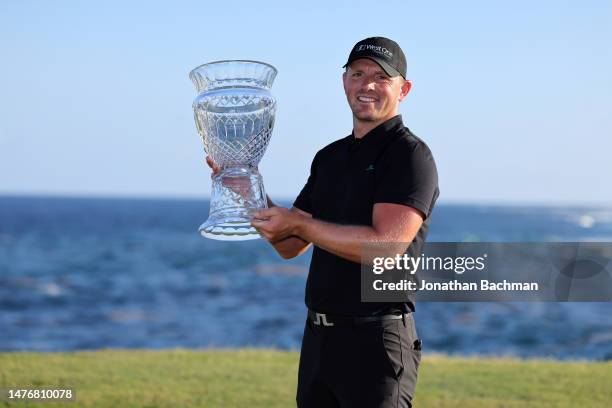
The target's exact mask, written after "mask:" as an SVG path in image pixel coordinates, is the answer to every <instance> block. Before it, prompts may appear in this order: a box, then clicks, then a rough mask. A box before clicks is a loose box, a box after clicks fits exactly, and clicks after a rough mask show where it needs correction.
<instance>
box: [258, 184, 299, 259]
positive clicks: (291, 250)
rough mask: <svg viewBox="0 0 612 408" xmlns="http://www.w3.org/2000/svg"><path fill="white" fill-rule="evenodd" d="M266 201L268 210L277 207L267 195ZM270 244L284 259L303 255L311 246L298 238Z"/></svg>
mask: <svg viewBox="0 0 612 408" xmlns="http://www.w3.org/2000/svg"><path fill="white" fill-rule="evenodd" d="M266 200H267V202H268V208H272V207H276V204H274V202H273V201H272V199H271V198H270V196H269V195H266ZM270 244H271V245H272V246H273V247H274V249H275V250H276V252H278V254H279V255H280V256H281V257H283V258H284V259H291V258H295V257H296V256H298V255H301V254H302V253H304V252H305V251H306V250H307V249H308V246H309V243H308V242H307V241H304V240H303V239H301V238H300V237H298V236H290V237H287V238H284V239H281V240H279V241H276V242H270Z"/></svg>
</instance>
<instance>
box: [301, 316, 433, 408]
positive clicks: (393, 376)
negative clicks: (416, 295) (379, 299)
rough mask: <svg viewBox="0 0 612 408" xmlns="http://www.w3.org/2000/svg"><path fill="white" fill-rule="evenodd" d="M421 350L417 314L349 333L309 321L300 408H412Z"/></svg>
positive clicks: (349, 331) (304, 341) (348, 330)
mask: <svg viewBox="0 0 612 408" xmlns="http://www.w3.org/2000/svg"><path fill="white" fill-rule="evenodd" d="M420 344H421V342H420V340H418V337H417V332H416V328H415V325H414V319H413V316H412V314H408V315H406V317H405V319H403V320H387V321H382V322H372V323H366V324H361V325H357V326H349V327H347V326H345V327H340V326H338V327H336V326H333V327H329V326H318V325H315V324H313V323H312V322H311V321H310V320H308V319H307V321H306V327H305V328H304V338H303V340H302V351H301V354H300V368H299V373H298V389H297V397H296V400H297V405H298V407H299V408H332V407H334V408H360V407H364V408H366V407H367V408H410V407H412V396H413V394H414V389H415V386H416V381H417V373H418V369H419V364H420V362H421V347H420Z"/></svg>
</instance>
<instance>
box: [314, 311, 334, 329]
mask: <svg viewBox="0 0 612 408" xmlns="http://www.w3.org/2000/svg"><path fill="white" fill-rule="evenodd" d="M315 316H316V319H315V321H314V322H313V323H314V324H316V325H317V326H321V325H323V326H328V327H329V326H333V325H334V324H333V323H331V322H328V321H327V315H326V314H325V313H318V312H315Z"/></svg>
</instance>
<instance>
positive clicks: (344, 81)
mask: <svg viewBox="0 0 612 408" xmlns="http://www.w3.org/2000/svg"><path fill="white" fill-rule="evenodd" d="M342 87H343V88H344V90H345V91H346V71H344V72H343V73H342Z"/></svg>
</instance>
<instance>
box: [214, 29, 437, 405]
mask: <svg viewBox="0 0 612 408" xmlns="http://www.w3.org/2000/svg"><path fill="white" fill-rule="evenodd" d="M344 67H345V71H344V73H343V74H342V82H343V84H344V92H345V94H346V99H347V101H348V104H349V107H350V109H351V111H352V116H353V131H352V133H351V134H350V135H348V136H346V137H343V138H341V139H339V140H336V141H335V142H333V143H331V144H329V145H327V146H326V147H324V148H323V149H321V150H320V151H319V152H318V153H317V154H316V155H315V157H314V159H313V161H312V166H311V169H310V176H309V177H308V180H307V182H306V185H305V186H304V188H303V189H302V191H301V192H300V194H299V195H298V197H297V198H296V200H295V202H294V203H293V207H292V208H291V209H287V208H283V207H279V206H276V205H274V203H273V202H272V201H271V200H270V199H269V198H268V204H269V206H270V208H269V209H264V210H261V211H259V212H257V213H256V214H255V215H254V219H253V221H252V225H253V226H254V227H255V228H256V229H257V230H258V231H259V233H260V234H261V235H262V236H263V237H264V238H265V239H267V240H268V241H269V242H270V243H271V244H272V245H273V246H274V248H275V249H276V251H277V252H278V253H279V254H280V255H281V256H282V257H283V258H286V259H289V258H293V257H295V256H298V255H300V254H301V253H303V252H305V251H306V250H307V249H308V247H309V246H310V245H314V250H313V253H312V259H311V263H310V270H309V273H308V279H307V283H306V296H305V300H306V306H307V307H308V317H307V320H306V325H305V328H304V337H303V340H302V349H301V355H300V364H299V373H298V389H297V405H298V407H299V408H331V407H342V408H359V407H364V408H365V407H367V408H377V407H380V408H383V407H385V408H387V407H389V408H391V407H411V406H412V398H413V394H414V391H415V386H416V381H417V373H418V369H419V363H420V360H421V341H420V340H419V338H418V336H417V331H416V327H415V324H414V319H413V315H412V313H413V312H414V310H415V302H414V293H410V294H408V296H407V300H406V302H404V303H364V302H361V289H360V284H361V280H360V273H361V265H360V262H361V251H362V245H364V244H367V243H380V242H404V243H407V244H406V253H407V254H408V256H419V255H420V254H421V249H422V246H423V243H424V241H425V237H426V235H427V231H428V223H429V219H430V215H431V212H432V209H433V207H434V204H435V202H436V199H437V198H438V195H439V189H438V175H437V170H436V165H435V162H434V159H433V156H432V154H431V151H430V150H429V148H428V147H427V145H426V144H425V143H424V142H423V141H422V140H421V139H419V138H418V137H416V136H415V135H414V134H413V133H412V132H411V131H410V130H409V129H408V128H407V127H405V126H404V123H403V121H402V117H401V116H400V115H399V114H398V108H399V104H400V102H402V101H403V100H404V99H405V98H406V96H407V95H408V93H409V92H410V88H411V86H412V83H411V81H409V80H407V79H406V58H405V56H404V53H403V51H402V50H401V48H400V47H399V45H398V44H397V43H395V42H394V41H392V40H390V39H387V38H383V37H373V38H366V39H365V40H362V41H359V42H358V43H357V44H356V45H355V46H354V47H353V49H352V50H351V52H350V54H349V57H348V60H347V62H346V65H345V66H344ZM208 163H209V165H210V166H211V167H213V166H214V163H212V162H211V161H210V159H208ZM213 170H215V168H214V167H213Z"/></svg>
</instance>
